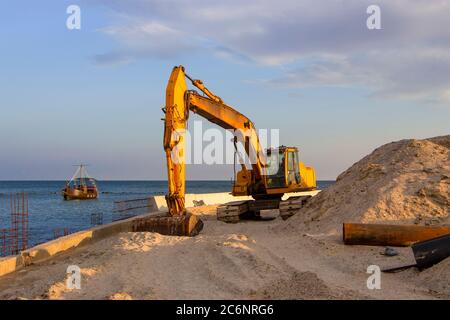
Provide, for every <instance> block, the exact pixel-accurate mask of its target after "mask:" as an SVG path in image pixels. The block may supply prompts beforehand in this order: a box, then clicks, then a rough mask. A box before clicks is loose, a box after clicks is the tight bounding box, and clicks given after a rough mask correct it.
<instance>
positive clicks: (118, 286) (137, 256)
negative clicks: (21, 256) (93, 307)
mask: <svg viewBox="0 0 450 320" xmlns="http://www.w3.org/2000/svg"><path fill="white" fill-rule="evenodd" d="M192 211H194V212H195V213H200V212H201V213H203V214H204V215H202V219H203V220H204V222H205V227H204V230H203V232H202V233H201V234H200V235H198V236H197V237H195V238H187V237H170V236H162V235H159V234H156V233H121V234H119V235H117V236H114V237H111V238H108V239H104V240H102V241H100V242H98V243H96V244H94V245H92V246H87V247H84V248H79V249H76V250H75V251H74V252H73V253H71V254H70V255H67V254H66V255H61V256H59V257H57V258H55V259H53V260H51V261H48V262H44V263H41V264H39V265H34V266H30V267H28V268H26V269H24V270H21V271H19V272H17V273H14V274H11V275H7V276H4V277H2V278H0V298H1V299H22V298H26V299H370V298H375V299H420V298H425V299H434V298H450V295H449V294H450V293H449V292H445V290H447V288H446V287H443V289H442V290H441V291H439V290H438V291H434V290H430V289H429V288H428V287H427V284H428V281H426V277H422V276H421V274H420V273H419V272H418V271H417V270H414V269H411V270H407V271H403V272H401V273H397V274H382V276H381V277H382V278H381V289H380V290H369V289H367V286H366V281H367V277H368V276H369V274H367V273H366V271H367V266H369V265H371V264H376V265H379V266H380V267H383V266H390V265H397V264H403V263H408V262H411V261H412V260H411V259H413V257H412V254H411V252H410V249H408V248H400V249H399V252H400V255H399V256H397V257H390V258H389V257H386V256H383V255H381V254H380V252H381V251H382V248H377V247H364V246H358V247H348V246H344V245H343V244H342V243H341V240H340V238H339V236H338V235H336V234H308V233H302V232H300V233H299V232H298V229H295V232H292V231H294V230H286V226H288V225H287V223H286V222H285V221H282V220H281V219H279V218H278V219H276V220H273V221H268V222H267V221H266V222H255V221H248V222H241V223H238V224H225V223H223V222H219V221H217V220H216V218H215V215H214V213H215V208H214V207H211V206H210V207H202V208H195V209H194V210H192ZM288 229H289V228H288ZM447 262H448V261H447ZM69 265H78V266H79V267H80V268H81V271H82V283H81V286H82V287H81V290H68V289H66V285H65V281H66V269H67V267H68V266H69ZM447 266H448V263H447ZM425 276H426V275H425ZM447 280H448V279H447Z"/></svg>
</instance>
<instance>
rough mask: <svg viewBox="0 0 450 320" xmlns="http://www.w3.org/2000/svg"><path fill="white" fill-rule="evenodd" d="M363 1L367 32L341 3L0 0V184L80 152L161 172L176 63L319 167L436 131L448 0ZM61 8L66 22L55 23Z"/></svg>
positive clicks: (333, 166) (228, 173)
mask: <svg viewBox="0 0 450 320" xmlns="http://www.w3.org/2000/svg"><path fill="white" fill-rule="evenodd" d="M377 3H378V4H379V5H380V7H381V19H382V20H381V21H382V29H381V30H368V29H367V28H366V24H365V22H366V18H367V14H366V12H365V10H366V8H367V6H368V5H369V4H372V2H366V1H356V0H355V1H353V0H348V1H337V0H336V1H323V2H320V3H318V2H317V1H309V0H305V1H297V0H295V1H294V0H292V1H291V0H284V1H276V2H274V1H265V0H248V1H246V2H242V1H237V0H230V1H227V2H225V3H221V2H218V1H217V2H215V1H205V0H192V1H172V0H166V1H153V0H129V1H115V0H109V1H108V0H90V1H88V0H86V1H32V2H31V1H21V0H18V1H5V2H3V5H2V10H1V11H0V37H1V40H2V41H1V42H0V52H1V59H0V88H1V94H0V108H1V116H0V147H1V151H0V180H15V179H24V180H26V179H66V178H68V177H69V176H71V174H72V170H73V168H72V165H73V164H75V163H79V162H80V161H82V162H86V163H89V164H90V172H91V174H92V175H94V176H96V177H97V178H99V179H165V178H166V175H165V162H164V153H163V148H162V132H163V123H162V121H161V120H160V119H161V117H162V112H161V107H162V106H163V105H164V94H165V86H166V83H167V79H168V76H169V74H170V71H171V69H172V67H173V66H174V65H179V64H183V65H184V66H185V67H186V69H187V72H188V73H189V74H191V75H192V76H194V77H196V78H200V79H202V80H204V81H205V83H206V85H207V86H208V87H209V88H210V89H211V90H212V91H214V92H215V93H216V94H218V95H220V96H221V97H222V98H223V99H224V100H225V101H226V102H227V103H228V104H230V105H232V106H234V107H236V109H238V110H239V111H241V112H242V113H244V114H246V115H247V116H248V117H249V118H250V119H252V120H253V122H254V123H255V124H256V126H257V127H258V128H277V129H280V140H281V143H282V144H285V145H295V146H298V147H299V148H300V150H301V157H302V159H303V160H304V161H305V162H306V163H307V164H311V165H313V166H315V167H316V170H317V175H318V177H319V179H334V178H335V177H336V176H337V175H338V174H339V173H340V172H342V171H343V170H345V169H346V168H347V167H348V166H350V165H351V164H353V163H354V162H356V161H357V160H359V159H360V158H361V157H362V156H364V155H365V154H367V153H369V152H371V151H372V150H373V149H374V148H376V147H377V146H379V145H381V144H384V143H387V142H390V141H393V140H399V139H404V138H425V137H431V136H436V135H444V134H449V123H450V19H448V17H449V16H450V3H449V1H436V2H433V3H432V4H431V3H429V2H428V1H422V0H416V1H403V0H398V1H378V2H377ZM70 4H77V5H79V6H80V8H81V30H68V29H67V28H66V19H67V16H68V15H67V14H66V8H67V6H68V5H70ZM192 119H199V118H198V117H195V116H193V117H192ZM187 170H188V178H189V179H230V178H231V177H232V172H233V171H232V168H231V167H229V166H225V165H222V166H200V165H191V166H189V167H188V169H187Z"/></svg>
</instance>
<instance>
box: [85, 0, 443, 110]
mask: <svg viewBox="0 0 450 320" xmlns="http://www.w3.org/2000/svg"><path fill="white" fill-rule="evenodd" d="M92 3H95V4H97V5H102V6H107V7H108V8H110V9H112V10H113V11H114V12H116V13H117V19H115V20H113V21H112V22H111V23H112V25H111V26H110V27H107V28H104V29H102V30H101V32H103V33H104V34H105V35H107V36H109V37H111V38H113V39H114V40H116V41H117V42H118V44H119V47H120V50H119V51H120V54H119V53H117V52H116V53H109V54H108V53H107V54H104V55H99V56H98V57H97V61H99V62H101V61H110V60H112V61H114V58H116V59H117V61H130V60H136V59H145V58H154V57H156V58H161V59H165V58H172V57H176V56H178V55H184V54H189V53H195V52H208V53H211V54H214V55H215V56H217V57H219V58H221V59H231V60H235V61H240V62H245V63H250V62H251V63H257V64H261V65H263V66H267V67H272V68H278V67H280V66H281V67H282V70H286V71H285V73H284V74H283V75H282V76H280V77H279V78H277V79H266V80H265V81H263V82H264V83H266V84H273V85H284V86H291V87H304V86H364V87H367V88H368V89H369V90H370V91H371V92H372V95H373V96H374V97H389V98H400V99H415V100H417V99H418V100H426V101H435V102H438V103H447V102H448V99H447V98H446V97H448V90H449V88H450V72H449V70H450V57H449V54H448V53H449V52H450V19H449V18H448V17H449V16H450V1H443V0H436V1H433V2H431V1H427V0H415V1H410V0H397V1H390V0H380V1H377V4H378V5H379V6H380V7H381V24H382V30H368V29H367V28H366V19H367V14H366V9H367V7H368V6H369V5H370V4H373V3H372V1H361V0H345V1H344V0H328V1H321V2H320V3H319V2H317V1H313V0H279V1H272V0H246V1H245V2H243V1H240V0H228V1H226V2H216V1H209V0H190V1H187V0H184V1H183V0H180V1H175V0H165V1H158V0H128V1H119V0H91V1H89V4H90V5H92Z"/></svg>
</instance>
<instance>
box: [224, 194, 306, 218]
mask: <svg viewBox="0 0 450 320" xmlns="http://www.w3.org/2000/svg"><path fill="white" fill-rule="evenodd" d="M309 198H311V196H298V197H290V198H288V199H286V200H280V199H260V200H243V201H232V202H228V203H225V204H222V205H220V206H218V207H217V220H219V221H223V222H227V223H237V222H239V221H240V220H268V219H264V218H261V217H260V212H261V211H262V210H279V216H280V217H281V218H282V219H283V220H286V219H288V218H289V217H291V216H293V215H294V214H295V213H297V211H298V210H300V209H301V208H302V207H303V206H304V205H305V204H306V202H307V201H308V199H309ZM272 219H273V218H272Z"/></svg>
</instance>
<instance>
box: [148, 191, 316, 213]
mask: <svg viewBox="0 0 450 320" xmlns="http://www.w3.org/2000/svg"><path fill="white" fill-rule="evenodd" d="M317 193H319V190H315V191H306V192H293V193H286V194H285V195H284V196H283V200H286V199H287V198H289V197H292V196H304V195H305V196H306V195H311V196H315V195H316V194H317ZM250 199H252V197H234V196H233V195H232V194H231V193H229V192H221V193H202V194H186V207H187V208H189V207H196V206H197V205H196V203H198V202H200V201H203V203H204V204H205V205H215V204H223V203H227V202H231V201H241V200H250ZM194 201H195V202H194ZM151 202H152V204H151V205H150V206H151V207H150V209H151V211H158V210H160V211H165V210H167V204H166V199H165V197H164V196H155V197H153V199H152V200H151Z"/></svg>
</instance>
